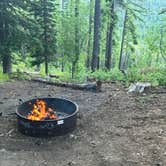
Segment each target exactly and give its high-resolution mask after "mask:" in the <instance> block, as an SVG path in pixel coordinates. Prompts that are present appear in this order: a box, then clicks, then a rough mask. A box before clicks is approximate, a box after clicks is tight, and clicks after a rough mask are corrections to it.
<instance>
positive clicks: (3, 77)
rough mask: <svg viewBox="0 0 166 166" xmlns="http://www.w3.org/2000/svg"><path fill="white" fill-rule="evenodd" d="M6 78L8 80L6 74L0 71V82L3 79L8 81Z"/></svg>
mask: <svg viewBox="0 0 166 166" xmlns="http://www.w3.org/2000/svg"><path fill="white" fill-rule="evenodd" d="M8 80H9V76H8V74H3V73H0V82H4V81H8Z"/></svg>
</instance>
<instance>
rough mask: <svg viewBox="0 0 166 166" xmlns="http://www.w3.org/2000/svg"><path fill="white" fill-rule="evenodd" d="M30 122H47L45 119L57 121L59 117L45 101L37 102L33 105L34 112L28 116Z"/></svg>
mask: <svg viewBox="0 0 166 166" xmlns="http://www.w3.org/2000/svg"><path fill="white" fill-rule="evenodd" d="M27 118H28V119H30V120H37V121H39V120H45V119H56V118H57V115H56V114H55V113H54V111H53V109H52V108H47V107H46V102H45V101H43V100H36V103H35V104H34V105H33V110H32V111H31V113H30V114H28V115H27Z"/></svg>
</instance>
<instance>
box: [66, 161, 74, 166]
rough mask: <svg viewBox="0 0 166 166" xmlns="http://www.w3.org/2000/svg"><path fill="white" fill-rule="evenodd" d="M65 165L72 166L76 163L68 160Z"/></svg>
mask: <svg viewBox="0 0 166 166" xmlns="http://www.w3.org/2000/svg"><path fill="white" fill-rule="evenodd" d="M67 165H69V166H74V165H76V163H75V162H74V161H70V162H68V163H67Z"/></svg>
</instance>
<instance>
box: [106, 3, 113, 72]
mask: <svg viewBox="0 0 166 166" xmlns="http://www.w3.org/2000/svg"><path fill="white" fill-rule="evenodd" d="M110 4H111V6H110V17H111V19H110V23H109V26H108V30H107V41H106V53H105V67H106V69H108V70H109V69H110V68H111V57H112V47H113V46H112V43H113V42H112V41H113V30H114V20H113V19H114V0H112V1H111V2H110Z"/></svg>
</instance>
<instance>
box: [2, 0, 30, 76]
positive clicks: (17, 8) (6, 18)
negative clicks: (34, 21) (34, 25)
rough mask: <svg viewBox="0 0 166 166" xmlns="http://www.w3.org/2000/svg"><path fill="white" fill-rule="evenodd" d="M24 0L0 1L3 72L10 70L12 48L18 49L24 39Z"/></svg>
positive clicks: (9, 71)
mask: <svg viewBox="0 0 166 166" xmlns="http://www.w3.org/2000/svg"><path fill="white" fill-rule="evenodd" d="M25 9H26V1H24V0H22V1H20V0H10V1H9V0H1V1H0V55H1V58H2V66H3V73H11V72H12V56H11V53H12V51H14V50H19V48H20V47H21V44H22V43H23V42H24V41H25V36H26V35H25V31H26V30H25V27H26V24H27V23H26V20H25V18H26V16H27V14H26V11H25ZM23 39H24V40H23Z"/></svg>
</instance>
